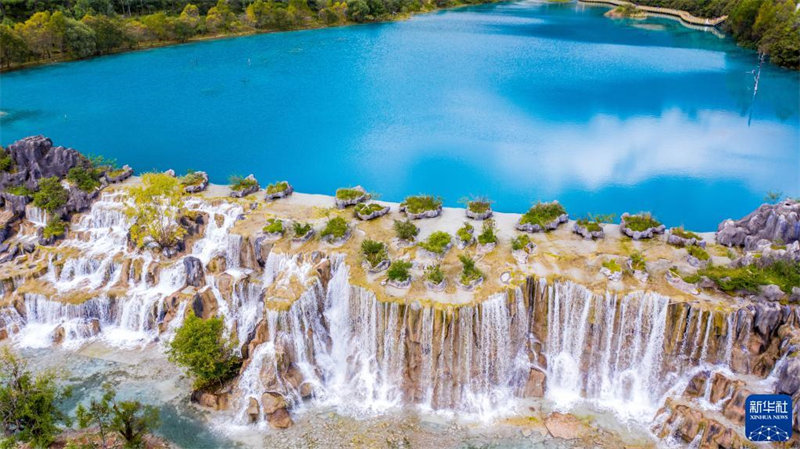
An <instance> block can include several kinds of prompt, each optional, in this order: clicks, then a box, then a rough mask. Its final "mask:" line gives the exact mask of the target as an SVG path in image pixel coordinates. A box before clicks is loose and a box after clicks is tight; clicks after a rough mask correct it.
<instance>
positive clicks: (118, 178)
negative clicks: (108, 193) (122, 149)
mask: <svg viewBox="0 0 800 449" xmlns="http://www.w3.org/2000/svg"><path fill="white" fill-rule="evenodd" d="M103 176H105V178H106V182H107V183H109V184H114V183H117V182H122V181H124V180H126V179H128V178H130V177H131V176H133V169H132V168H131V166H130V165H123V166H122V169H121V171H120V172H119V173H117V174H115V175H114V176H111V175H110V174H109V173H108V172H107V173H105V174H104V175H103Z"/></svg>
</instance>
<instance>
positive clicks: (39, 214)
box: [25, 204, 49, 228]
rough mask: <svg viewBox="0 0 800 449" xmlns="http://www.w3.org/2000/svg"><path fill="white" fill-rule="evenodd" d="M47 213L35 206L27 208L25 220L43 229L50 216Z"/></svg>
mask: <svg viewBox="0 0 800 449" xmlns="http://www.w3.org/2000/svg"><path fill="white" fill-rule="evenodd" d="M47 215H48V214H47V212H45V211H44V210H43V209H40V208H38V207H36V206H34V205H33V204H28V205H27V206H25V218H26V219H27V220H28V221H29V222H31V224H33V225H34V226H36V227H38V228H41V227H44V226H46V225H47V221H48V218H49V217H48V216H47Z"/></svg>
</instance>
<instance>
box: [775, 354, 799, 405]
mask: <svg viewBox="0 0 800 449" xmlns="http://www.w3.org/2000/svg"><path fill="white" fill-rule="evenodd" d="M798 391H800V357H792V358H790V359H788V360H787V361H786V363H785V364H784V365H783V366H782V367H781V369H780V371H779V372H778V381H777V382H775V393H776V394H788V395H789V396H792V395H794V394H795V393H797V392H798Z"/></svg>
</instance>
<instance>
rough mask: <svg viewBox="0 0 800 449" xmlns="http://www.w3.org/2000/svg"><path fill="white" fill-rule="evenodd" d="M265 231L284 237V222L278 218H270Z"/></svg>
mask: <svg viewBox="0 0 800 449" xmlns="http://www.w3.org/2000/svg"><path fill="white" fill-rule="evenodd" d="M263 231H264V232H266V233H267V234H281V235H283V221H281V220H279V219H277V218H270V219H269V220H267V224H266V225H265V226H264V228H263Z"/></svg>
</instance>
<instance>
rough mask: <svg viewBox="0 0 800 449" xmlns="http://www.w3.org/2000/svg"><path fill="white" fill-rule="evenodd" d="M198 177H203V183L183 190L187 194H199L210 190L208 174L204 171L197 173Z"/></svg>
mask: <svg viewBox="0 0 800 449" xmlns="http://www.w3.org/2000/svg"><path fill="white" fill-rule="evenodd" d="M195 174H196V175H199V176H200V177H201V179H202V180H201V181H200V183H199V184H192V185H189V186H186V187H184V188H183V191H184V192H186V193H199V192H202V191H203V190H205V189H206V188H208V173H206V172H204V171H198V172H195Z"/></svg>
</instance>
